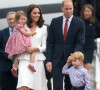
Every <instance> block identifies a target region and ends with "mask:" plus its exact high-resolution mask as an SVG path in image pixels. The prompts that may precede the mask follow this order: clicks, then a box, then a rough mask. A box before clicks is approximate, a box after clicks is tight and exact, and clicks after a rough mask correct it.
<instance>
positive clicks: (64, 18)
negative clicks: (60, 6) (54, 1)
mask: <svg viewBox="0 0 100 90" xmlns="http://www.w3.org/2000/svg"><path fill="white" fill-rule="evenodd" d="M72 18H73V15H72V16H71V17H70V18H68V21H69V22H71V20H72ZM63 22H66V17H65V16H64V15H63Z"/></svg>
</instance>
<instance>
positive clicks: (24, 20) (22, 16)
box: [18, 15, 26, 25]
mask: <svg viewBox="0 0 100 90" xmlns="http://www.w3.org/2000/svg"><path fill="white" fill-rule="evenodd" d="M18 23H19V24H22V25H25V23H26V16H24V15H21V16H20V18H19V21H18Z"/></svg>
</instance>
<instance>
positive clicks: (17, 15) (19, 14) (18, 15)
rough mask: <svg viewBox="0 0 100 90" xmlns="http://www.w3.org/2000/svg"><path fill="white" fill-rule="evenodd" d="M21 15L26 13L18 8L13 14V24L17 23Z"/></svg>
mask: <svg viewBox="0 0 100 90" xmlns="http://www.w3.org/2000/svg"><path fill="white" fill-rule="evenodd" d="M21 16H26V14H25V13H24V11H22V10H20V11H17V12H16V14H15V19H14V26H16V25H17V24H18V21H19V19H20V17H21Z"/></svg>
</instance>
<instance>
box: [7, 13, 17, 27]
mask: <svg viewBox="0 0 100 90" xmlns="http://www.w3.org/2000/svg"><path fill="white" fill-rule="evenodd" d="M14 19H15V14H9V15H8V16H7V22H8V25H9V27H11V28H12V27H13V23H14Z"/></svg>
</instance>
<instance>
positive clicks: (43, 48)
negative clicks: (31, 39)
mask: <svg viewBox="0 0 100 90" xmlns="http://www.w3.org/2000/svg"><path fill="white" fill-rule="evenodd" d="M46 39H47V26H44V27H43V32H42V41H41V46H38V47H37V51H40V52H45V51H46Z"/></svg>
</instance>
